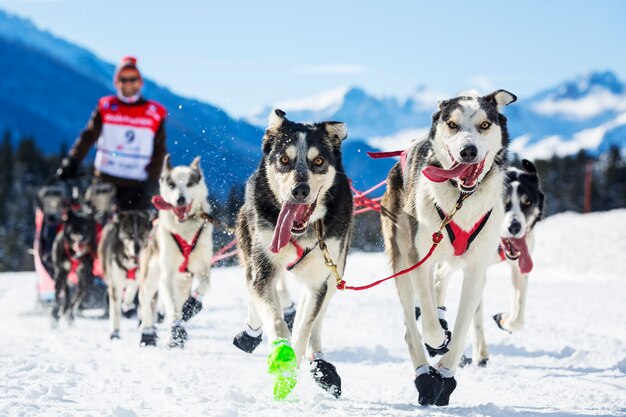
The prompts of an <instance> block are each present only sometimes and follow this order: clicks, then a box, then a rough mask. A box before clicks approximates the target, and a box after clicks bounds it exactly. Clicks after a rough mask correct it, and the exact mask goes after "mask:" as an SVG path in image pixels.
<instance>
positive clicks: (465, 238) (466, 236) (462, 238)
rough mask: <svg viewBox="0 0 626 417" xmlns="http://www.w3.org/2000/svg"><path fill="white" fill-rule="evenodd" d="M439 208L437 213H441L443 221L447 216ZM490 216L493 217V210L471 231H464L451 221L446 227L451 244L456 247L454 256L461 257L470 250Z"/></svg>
mask: <svg viewBox="0 0 626 417" xmlns="http://www.w3.org/2000/svg"><path fill="white" fill-rule="evenodd" d="M436 208H437V213H439V217H441V220H443V219H444V218H445V217H446V215H445V214H444V212H443V211H442V210H441V209H440V208H439V207H436ZM489 216H491V210H489V211H488V212H487V213H485V214H484V215H483V217H481V219H480V220H478V221H477V222H476V224H474V226H472V228H471V229H470V230H467V231H466V230H463V229H461V228H460V227H459V225H458V224H456V223H455V222H453V221H451V222H450V223H448V224H447V225H446V231H447V232H448V237H449V238H450V243H452V246H453V247H454V256H461V255H463V254H464V253H465V252H467V250H468V249H469V247H470V245H471V243H472V242H473V241H474V239H476V236H478V234H479V233H480V231H481V230H482V229H483V227H485V224H486V223H487V220H489Z"/></svg>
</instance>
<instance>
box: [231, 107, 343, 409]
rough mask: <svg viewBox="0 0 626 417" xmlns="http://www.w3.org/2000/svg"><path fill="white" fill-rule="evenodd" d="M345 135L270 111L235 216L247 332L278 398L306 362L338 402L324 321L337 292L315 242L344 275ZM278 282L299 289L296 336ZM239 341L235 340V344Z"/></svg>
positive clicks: (339, 127) (334, 126)
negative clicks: (259, 346)
mask: <svg viewBox="0 0 626 417" xmlns="http://www.w3.org/2000/svg"><path fill="white" fill-rule="evenodd" d="M347 135H348V132H347V129H346V126H345V124H343V123H339V122H323V123H314V124H303V123H295V122H292V121H290V120H288V119H287V118H286V117H285V113H284V112H283V111H281V110H278V109H276V110H274V111H272V112H271V113H270V117H269V124H268V127H267V130H266V131H265V135H264V137H263V145H262V149H263V156H262V159H261V163H260V164H259V167H258V169H257V170H256V172H254V173H253V174H252V176H251V177H250V179H249V180H248V183H247V186H246V195H245V200H244V205H243V207H242V208H241V211H240V212H239V216H238V222H237V239H238V245H239V249H240V258H241V261H242V264H243V266H244V269H245V274H246V280H247V283H248V290H249V293H250V305H249V309H248V320H247V326H248V328H249V329H256V330H257V331H260V329H261V328H262V329H263V332H264V335H265V339H266V340H268V341H269V343H270V349H271V352H270V356H269V358H268V365H269V372H270V374H271V375H272V376H273V377H274V397H275V398H277V399H282V398H285V397H286V396H287V395H288V394H289V392H291V390H292V389H293V388H294V386H295V384H296V382H297V373H298V368H299V366H300V363H301V362H302V361H303V360H307V361H308V362H309V363H310V368H311V373H312V376H313V378H314V379H315V381H316V382H317V383H318V385H320V386H321V387H322V388H323V389H324V390H326V391H328V392H330V393H331V394H332V395H334V396H336V397H339V396H340V395H341V379H340V377H339V374H338V373H337V370H336V368H335V366H334V365H332V364H331V363H330V362H328V361H326V360H325V359H324V356H323V354H322V340H321V333H322V322H323V319H324V314H325V312H326V307H327V305H328V302H329V301H330V299H331V297H332V296H333V294H334V293H335V291H336V287H335V279H334V277H333V276H332V275H331V273H330V270H329V269H328V268H327V266H326V264H325V260H324V256H323V253H322V250H321V249H320V242H324V243H325V245H326V246H327V248H328V251H329V253H330V256H331V257H332V259H333V260H334V262H335V263H336V264H337V265H338V270H339V272H340V273H343V270H344V267H345V261H346V256H347V253H348V246H349V243H350V232H351V225H352V205H353V203H352V193H351V191H350V185H349V183H348V179H347V178H346V175H345V172H344V169H343V165H342V159H341V143H342V142H343V140H344V139H346V137H347ZM282 276H284V277H285V279H286V280H295V281H297V282H299V283H300V284H301V285H302V291H301V299H300V301H299V304H298V311H297V312H296V316H295V321H294V325H293V334H290V332H289V329H288V326H287V324H286V323H285V320H284V318H283V309H282V308H281V303H280V298H281V297H280V296H279V294H278V291H277V283H278V281H279V280H280V279H281V277H282ZM283 298H284V297H283ZM241 336H243V337H246V335H241V334H240V335H238V337H241ZM248 336H249V337H255V336H258V334H256V335H254V334H253V335H248ZM241 342H242V340H237V338H236V339H235V344H236V345H237V344H238V343H239V344H241ZM238 347H240V348H241V346H238ZM244 350H245V349H244Z"/></svg>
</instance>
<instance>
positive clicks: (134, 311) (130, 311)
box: [122, 304, 137, 319]
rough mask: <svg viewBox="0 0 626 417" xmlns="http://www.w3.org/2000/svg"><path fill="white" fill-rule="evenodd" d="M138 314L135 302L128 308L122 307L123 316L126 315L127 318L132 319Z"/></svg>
mask: <svg viewBox="0 0 626 417" xmlns="http://www.w3.org/2000/svg"><path fill="white" fill-rule="evenodd" d="M136 315H137V306H135V305H134V304H132V305H130V306H129V308H128V309H127V310H124V309H122V316H124V317H126V318H127V319H132V318H133V317H135V316H136Z"/></svg>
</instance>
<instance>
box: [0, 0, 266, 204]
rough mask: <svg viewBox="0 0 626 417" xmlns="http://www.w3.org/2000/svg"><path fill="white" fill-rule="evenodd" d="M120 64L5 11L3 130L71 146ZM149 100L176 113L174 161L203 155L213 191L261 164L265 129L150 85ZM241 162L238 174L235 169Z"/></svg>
mask: <svg viewBox="0 0 626 417" xmlns="http://www.w3.org/2000/svg"><path fill="white" fill-rule="evenodd" d="M113 71H114V65H113V64H111V63H108V62H105V61H103V60H101V59H99V58H98V57H97V56H95V55H94V54H92V53H91V52H89V51H87V50H85V49H83V48H80V47H77V46H75V45H72V44H71V43H68V42H66V41H64V40H62V39H59V38H57V37H55V36H53V35H52V34H50V33H48V32H44V31H40V30H39V29H37V28H36V27H35V26H34V25H33V24H32V23H31V22H30V21H28V20H25V19H21V18H19V17H15V16H12V15H9V14H7V13H4V12H2V11H1V10H0V74H2V77H0V132H3V131H10V132H12V133H13V138H14V139H18V138H19V137H21V136H25V135H31V136H34V137H35V139H36V141H37V143H38V145H39V146H40V147H41V148H42V149H43V150H44V151H45V152H47V153H52V152H55V153H56V152H58V151H59V149H60V148H61V146H62V144H63V143H65V144H68V145H69V144H71V143H72V142H73V141H74V139H75V138H76V136H77V135H78V133H79V131H80V130H81V129H82V128H83V127H84V126H85V124H86V122H87V120H88V118H89V115H90V114H91V112H92V110H93V108H94V107H95V105H96V103H97V100H98V98H99V97H101V96H103V95H107V94H112V85H111V80H112V77H113ZM144 93H145V96H146V97H148V98H151V99H155V100H157V101H159V102H161V103H162V104H164V105H165V107H166V108H167V109H168V111H169V116H168V121H167V125H166V126H167V133H168V148H169V150H170V151H171V153H172V155H173V159H174V163H184V162H190V161H191V159H192V158H193V156H195V155H196V154H201V155H202V156H203V159H204V164H203V166H204V170H205V173H206V175H207V178H208V179H209V183H210V186H211V189H212V193H213V194H214V195H217V196H218V197H223V196H225V195H226V193H227V192H228V190H229V189H230V187H231V186H232V185H233V184H236V183H241V182H243V181H244V180H245V179H246V178H247V176H248V175H249V174H250V172H252V170H253V169H254V167H255V166H256V164H257V160H258V154H259V152H260V139H261V136H262V130H261V129H259V128H257V127H254V126H252V125H250V124H248V123H246V122H244V121H240V120H235V119H233V118H231V117H230V116H229V115H227V114H226V113H225V112H224V111H222V110H221V109H220V108H218V107H216V106H213V105H210V104H207V103H203V102H200V101H198V100H193V99H188V98H185V97H181V96H179V95H176V94H175V93H173V92H171V91H170V90H168V89H167V88H165V87H162V86H160V85H158V84H156V83H155V82H153V81H151V80H149V79H146V80H145V87H144ZM233 161H237V164H238V169H232V166H233Z"/></svg>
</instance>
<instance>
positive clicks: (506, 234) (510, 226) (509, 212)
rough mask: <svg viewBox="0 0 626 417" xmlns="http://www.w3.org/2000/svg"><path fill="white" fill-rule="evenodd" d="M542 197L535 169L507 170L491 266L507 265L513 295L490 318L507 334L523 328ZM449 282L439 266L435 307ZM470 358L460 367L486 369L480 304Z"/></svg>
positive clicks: (526, 166) (528, 166)
mask: <svg viewBox="0 0 626 417" xmlns="http://www.w3.org/2000/svg"><path fill="white" fill-rule="evenodd" d="M543 206H544V194H543V191H542V190H541V185H540V179H539V174H538V173H537V168H536V167H535V165H534V164H533V163H532V162H530V161H528V160H526V159H524V160H522V168H521V169H519V168H516V167H509V168H508V169H507V171H506V178H505V194H504V209H505V214H504V223H503V226H502V229H501V232H500V245H499V246H498V251H497V255H495V256H494V257H493V260H492V264H496V263H500V262H502V261H506V262H507V263H508V265H509V266H510V268H511V281H512V284H513V295H512V299H511V311H510V312H509V313H498V314H496V315H494V316H493V319H494V320H495V322H496V324H497V325H498V327H500V328H501V329H502V330H506V331H508V332H510V333H513V332H515V331H518V330H521V329H522V327H524V314H525V310H526V290H527V288H528V274H529V273H530V272H531V271H532V269H533V261H532V258H531V253H532V250H533V247H534V245H535V234H534V227H535V224H537V222H538V221H539V220H541V217H542V215H543ZM449 279H450V274H449V271H447V270H446V268H445V267H443V266H441V267H439V268H437V271H436V284H435V288H436V292H437V305H439V306H443V305H444V304H445V296H446V292H447V287H448V281H449ZM472 333H473V337H472V347H473V349H472V357H471V358H465V357H464V358H462V359H461V365H467V364H470V363H475V364H477V365H478V366H485V365H487V361H488V360H489V350H488V347H487V342H486V341H485V334H484V325H483V303H482V302H481V303H480V305H479V306H478V309H477V310H476V314H475V315H474V325H473V326H472Z"/></svg>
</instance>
